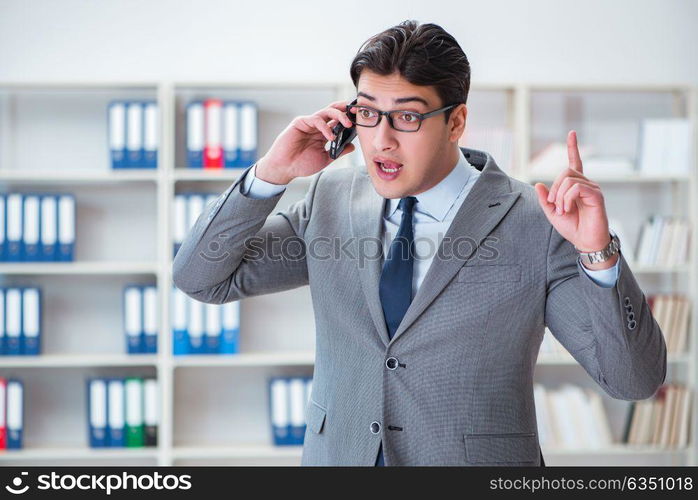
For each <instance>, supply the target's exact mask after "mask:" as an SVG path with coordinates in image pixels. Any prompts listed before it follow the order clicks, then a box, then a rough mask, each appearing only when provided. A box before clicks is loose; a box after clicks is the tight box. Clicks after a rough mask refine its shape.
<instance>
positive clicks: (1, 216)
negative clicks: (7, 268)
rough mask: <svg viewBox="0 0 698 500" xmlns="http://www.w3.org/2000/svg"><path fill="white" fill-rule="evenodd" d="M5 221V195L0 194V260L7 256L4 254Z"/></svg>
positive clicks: (3, 260) (2, 260)
mask: <svg viewBox="0 0 698 500" xmlns="http://www.w3.org/2000/svg"><path fill="white" fill-rule="evenodd" d="M6 223H7V217H5V195H4V194H0V262H5V260H6V259H7V256H6V255H5V247H6V245H5V232H6V231H5V225H6Z"/></svg>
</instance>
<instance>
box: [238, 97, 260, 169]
mask: <svg viewBox="0 0 698 500" xmlns="http://www.w3.org/2000/svg"><path fill="white" fill-rule="evenodd" d="M257 116H258V108H257V104H256V103H255V102H253V101H243V102H241V103H240V139H239V144H240V146H239V147H240V154H239V155H238V156H239V159H238V162H239V163H238V166H240V167H247V166H249V165H251V164H253V163H254V162H255V161H256V159H257V142H258V132H257V129H258V126H257V121H258V120H257Z"/></svg>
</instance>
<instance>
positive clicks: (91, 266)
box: [0, 261, 159, 275]
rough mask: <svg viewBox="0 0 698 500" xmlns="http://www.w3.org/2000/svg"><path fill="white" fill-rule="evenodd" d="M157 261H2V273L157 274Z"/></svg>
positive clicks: (0, 270)
mask: <svg viewBox="0 0 698 500" xmlns="http://www.w3.org/2000/svg"><path fill="white" fill-rule="evenodd" d="M158 269H159V266H158V264H157V263H155V262H116V261H104V262H99V261H91V262H90V261H85V262H80V261H74V262H2V263H0V274H41V275H45V274H88V275H89V274H92V275H101V274H157V272H158Z"/></svg>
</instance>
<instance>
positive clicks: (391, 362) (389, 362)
mask: <svg viewBox="0 0 698 500" xmlns="http://www.w3.org/2000/svg"><path fill="white" fill-rule="evenodd" d="M397 365H398V360H397V358H394V357H392V356H391V357H389V358H388V359H386V360H385V366H386V367H387V368H388V370H394V369H396V368H397Z"/></svg>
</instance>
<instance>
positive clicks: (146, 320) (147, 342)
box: [141, 286, 158, 354]
mask: <svg viewBox="0 0 698 500" xmlns="http://www.w3.org/2000/svg"><path fill="white" fill-rule="evenodd" d="M141 350H142V352H144V353H147V354H155V353H156V352H158V294H157V289H156V288H155V287H154V286H146V287H144V288H143V346H142V349H141Z"/></svg>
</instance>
